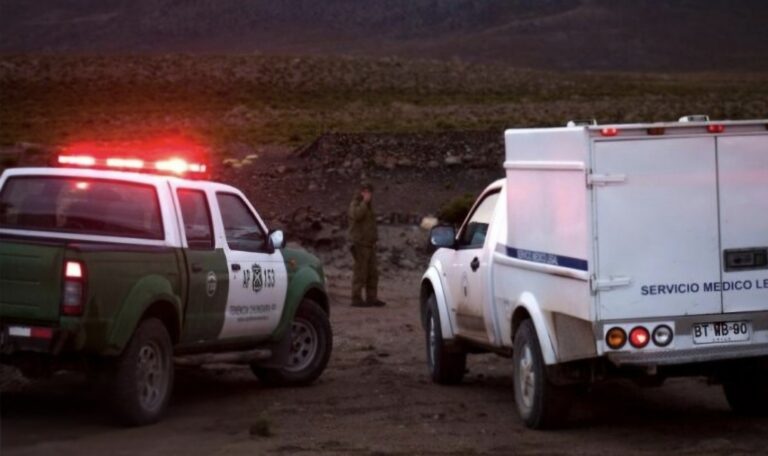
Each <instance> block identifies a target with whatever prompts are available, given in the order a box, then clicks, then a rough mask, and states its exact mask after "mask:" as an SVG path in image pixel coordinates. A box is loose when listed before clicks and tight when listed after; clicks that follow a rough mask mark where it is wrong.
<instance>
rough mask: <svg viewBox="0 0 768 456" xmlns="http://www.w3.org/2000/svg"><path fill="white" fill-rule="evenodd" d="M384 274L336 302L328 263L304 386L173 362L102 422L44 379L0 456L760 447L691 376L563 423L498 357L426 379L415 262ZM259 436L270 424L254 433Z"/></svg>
mask: <svg viewBox="0 0 768 456" xmlns="http://www.w3.org/2000/svg"><path fill="white" fill-rule="evenodd" d="M393 274H394V273H393V272H390V273H389V275H385V277H384V281H383V291H382V297H383V298H385V299H386V300H387V301H388V302H389V305H388V307H386V308H380V309H358V308H350V307H349V305H348V304H349V300H348V298H347V295H348V290H349V289H348V286H347V283H348V279H347V277H346V276H345V275H344V274H343V273H341V272H339V271H337V270H334V269H333V268H331V269H330V270H329V276H330V277H329V282H330V285H331V291H332V300H333V307H332V324H333V327H334V331H335V347H334V354H333V357H332V360H331V363H330V365H329V367H328V370H327V371H326V372H325V374H324V375H323V376H322V377H321V379H320V380H319V381H318V382H317V383H316V384H315V385H313V386H311V387H307V388H301V389H269V388H265V387H263V386H261V385H260V384H259V382H258V381H257V380H256V379H255V378H254V377H253V376H252V375H251V373H250V371H249V370H248V369H247V368H240V367H228V366H216V367H211V368H207V369H205V370H183V371H178V372H177V379H176V386H175V392H174V396H173V399H172V403H171V406H170V408H169V410H168V415H167V417H166V418H165V420H164V421H163V422H161V423H160V424H157V425H154V426H150V427H145V428H136V429H125V428H120V427H117V426H115V425H114V424H113V423H112V422H111V421H110V419H109V416H108V414H107V413H106V412H105V411H104V409H103V407H102V404H101V403H100V402H99V399H98V397H97V396H96V395H95V394H93V393H92V392H91V391H89V389H88V387H87V386H86V384H85V383H84V382H82V381H81V379H79V378H77V377H74V376H67V375H65V376H58V377H56V378H54V379H51V380H49V381H45V382H36V383H33V384H30V385H27V386H26V387H23V388H19V387H15V388H10V391H4V392H3V394H2V397H1V398H0V400H1V403H0V408H1V417H2V421H1V425H2V428H1V432H2V434H1V435H0V439H2V446H1V448H0V449H1V450H2V451H0V453H2V455H3V456H15V455H27V454H46V455H50V454H56V455H57V456H65V455H109V456H118V455H123V454H125V455H135V454H163V455H184V456H188V455H198V454H217V455H230V454H231V455H239V454H243V455H259V454H277V455H280V454H307V455H315V454H323V455H336V454H339V455H344V454H363V455H419V454H423V455H432V454H454V455H465V454H547V455H549V454H601V455H610V454H621V455H622V456H623V455H627V454H660V453H674V454H691V455H693V454H695V455H700V454H765V451H766V448H768V419H748V418H740V417H736V416H734V415H731V413H730V412H729V410H728V407H727V404H726V403H725V400H724V399H723V396H722V393H721V390H720V388H719V387H717V386H710V385H707V384H706V383H705V382H704V381H703V380H698V379H679V380H671V381H668V382H667V383H666V384H665V385H664V386H662V387H660V388H650V389H641V388H638V387H636V386H634V385H633V384H630V383H624V382H616V383H609V384H604V385H600V386H599V387H596V388H595V389H594V390H593V391H591V392H590V393H588V394H585V395H584V396H582V397H580V398H579V400H578V402H577V403H576V406H575V408H574V410H573V416H572V420H571V422H570V427H569V428H568V429H566V430H562V431H556V432H534V431H530V430H527V429H526V428H525V427H524V426H523V425H522V423H521V422H520V420H519V419H518V418H517V417H516V415H515V413H514V410H513V407H514V402H513V401H514V400H513V395H512V388H511V382H510V378H511V377H510V376H511V369H510V364H511V363H510V362H509V360H507V359H503V358H498V357H495V356H490V355H482V356H475V357H473V358H470V362H469V369H470V372H469V374H468V375H467V378H466V380H465V382H464V383H463V384H462V385H460V386H457V387H440V386H436V385H433V384H431V383H430V381H429V379H428V377H427V373H426V368H425V365H424V342H423V333H422V331H421V328H420V326H419V321H418V315H417V311H416V309H417V299H416V295H417V294H416V292H415V290H417V289H418V287H417V286H418V278H419V277H418V276H419V274H418V272H417V271H416V272H411V273H403V272H398V273H397V274H398V275H396V276H395V275H393ZM263 434H270V435H266V436H265V435H263Z"/></svg>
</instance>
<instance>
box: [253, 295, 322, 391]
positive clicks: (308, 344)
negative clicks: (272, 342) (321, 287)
mask: <svg viewBox="0 0 768 456" xmlns="http://www.w3.org/2000/svg"><path fill="white" fill-rule="evenodd" d="M290 337H291V351H290V354H289V356H288V359H287V362H286V364H285V365H284V366H283V367H280V368H267V367H261V366H258V365H256V364H252V365H251V370H252V371H253V373H254V374H256V376H257V377H258V378H259V380H261V381H262V382H264V383H266V384H267V385H270V386H304V385H308V384H310V383H312V382H314V381H315V380H316V379H317V378H318V377H319V376H320V374H322V373H323V371H324V370H325V366H326V365H327V364H328V360H329V359H330V357H331V350H332V348H333V332H332V330H331V323H330V321H329V320H328V314H326V313H325V311H324V310H323V309H322V308H321V307H320V306H319V305H318V304H317V303H316V302H314V301H312V300H309V299H304V300H303V301H302V302H301V304H300V305H299V308H298V310H297V311H296V316H295V317H294V319H293V323H292V324H291V336H290Z"/></svg>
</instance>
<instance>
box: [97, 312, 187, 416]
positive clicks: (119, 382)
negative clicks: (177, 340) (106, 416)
mask: <svg viewBox="0 0 768 456" xmlns="http://www.w3.org/2000/svg"><path fill="white" fill-rule="evenodd" d="M172 351H173V347H172V344H171V338H170V336H169V335H168V330H166V329H165V326H164V325H163V324H162V323H161V322H160V320H158V319H156V318H149V319H147V320H144V321H142V322H141V323H140V324H139V327H138V328H137V329H136V332H135V333H134V334H133V337H131V340H130V342H129V343H128V346H127V347H125V350H123V353H122V355H120V357H119V358H118V359H117V360H116V362H115V363H114V365H113V366H112V369H111V375H110V377H111V378H110V380H109V385H108V386H109V389H110V390H111V391H110V393H111V394H110V396H111V398H110V399H111V401H112V403H113V408H114V410H115V412H116V414H117V416H118V418H119V419H120V420H121V421H122V422H124V423H125V424H127V425H131V426H141V425H144V424H150V423H155V422H157V421H159V420H160V417H161V416H162V414H163V412H164V411H165V408H166V406H167V405H168V399H169V398H170V396H171V390H172V389H173V360H172V355H173V353H172Z"/></svg>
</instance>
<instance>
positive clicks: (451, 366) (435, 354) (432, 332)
mask: <svg viewBox="0 0 768 456" xmlns="http://www.w3.org/2000/svg"><path fill="white" fill-rule="evenodd" d="M425 320H426V323H427V327H426V332H425V334H426V341H427V367H429V373H430V375H431V376H432V381H433V382H435V383H440V384H441V385H455V384H457V383H461V379H462V378H463V377H464V372H465V371H466V370H467V354H466V353H464V352H456V351H453V352H452V351H449V350H447V349H446V346H445V342H444V341H443V331H442V327H441V326H440V314H439V312H438V310H437V299H436V298H435V295H431V296H430V297H429V299H428V300H427V314H426V318H425Z"/></svg>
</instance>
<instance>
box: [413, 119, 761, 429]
mask: <svg viewBox="0 0 768 456" xmlns="http://www.w3.org/2000/svg"><path fill="white" fill-rule="evenodd" d="M505 144H506V161H505V162H504V168H505V170H506V178H505V179H501V180H499V181H497V182H494V183H493V184H491V185H490V186H489V187H488V188H486V189H485V191H483V192H482V194H481V195H480V197H479V198H478V200H477V202H476V203H475V204H474V206H473V208H472V209H471V211H470V213H469V215H468V217H467V219H466V220H465V221H464V223H463V224H462V226H461V227H460V228H459V229H458V231H456V230H455V229H454V228H453V227H447V226H438V227H435V228H434V229H433V231H432V232H431V234H430V244H431V246H432V248H434V249H436V252H435V253H434V255H433V257H432V259H431V261H430V264H429V268H428V269H427V271H426V273H425V274H424V277H423V280H422V283H421V312H422V314H421V315H422V322H423V325H424V329H425V332H426V343H427V357H428V365H429V369H430V372H431V375H432V378H433V380H434V381H435V382H437V383H443V384H450V383H457V382H460V381H461V379H462V376H463V374H464V373H465V369H466V368H465V365H466V355H467V353H478V352H495V353H498V354H500V355H503V356H511V357H512V358H513V363H514V364H513V365H514V394H515V401H516V407H517V410H518V412H519V414H520V416H521V418H522V419H523V421H524V422H525V423H526V424H527V425H528V426H529V427H532V428H547V427H555V426H558V425H562V424H563V422H564V420H565V419H566V417H567V411H568V406H569V403H570V396H571V392H572V390H573V389H574V387H575V386H578V385H584V384H588V383H590V382H594V381H597V380H601V379H605V378H608V377H611V376H617V375H621V376H630V377H636V378H642V379H644V380H659V381H661V380H663V379H664V378H666V377H670V376H680V375H701V376H707V377H710V378H711V379H713V380H714V381H717V382H720V383H722V385H723V388H724V391H725V395H726V398H727V400H728V402H729V404H730V405H731V407H732V409H733V410H734V411H736V412H740V413H745V414H766V413H767V412H768V120H756V121H723V122H710V121H709V120H708V119H698V120H690V119H688V118H684V119H681V121H679V122H669V123H651V124H632V125H602V126H598V125H595V124H590V125H574V124H573V123H571V124H569V126H568V127H565V128H542V129H513V130H507V131H506V133H505Z"/></svg>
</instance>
